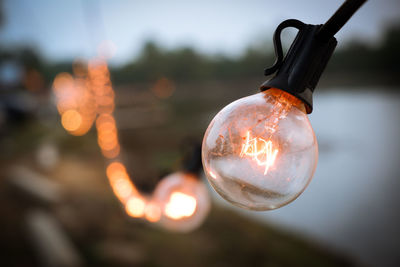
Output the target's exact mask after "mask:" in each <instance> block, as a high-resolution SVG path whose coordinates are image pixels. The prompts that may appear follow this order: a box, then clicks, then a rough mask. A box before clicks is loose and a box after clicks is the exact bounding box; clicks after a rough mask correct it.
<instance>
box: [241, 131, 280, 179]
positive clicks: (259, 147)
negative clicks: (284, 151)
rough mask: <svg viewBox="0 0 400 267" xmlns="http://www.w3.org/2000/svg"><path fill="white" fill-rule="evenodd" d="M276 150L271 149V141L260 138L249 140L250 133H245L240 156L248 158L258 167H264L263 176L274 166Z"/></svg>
mask: <svg viewBox="0 0 400 267" xmlns="http://www.w3.org/2000/svg"><path fill="white" fill-rule="evenodd" d="M277 154H278V149H274V148H273V144H272V141H271V140H268V141H266V140H264V139H262V138H260V137H255V138H250V131H247V134H246V142H245V143H244V144H243V145H242V151H241V152H240V156H241V157H243V156H249V157H251V158H252V159H253V160H255V161H256V162H257V164H258V165H259V166H265V169H264V175H266V174H267V173H268V169H269V168H270V167H271V166H272V165H274V162H275V159H276V156H277Z"/></svg>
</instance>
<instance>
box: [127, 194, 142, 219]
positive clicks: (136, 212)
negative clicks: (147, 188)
mask: <svg viewBox="0 0 400 267" xmlns="http://www.w3.org/2000/svg"><path fill="white" fill-rule="evenodd" d="M145 207H146V202H145V200H144V199H143V198H141V197H137V196H134V197H131V198H130V199H129V200H128V202H126V206H125V210H126V213H128V215H129V216H131V217H135V218H139V217H142V216H143V215H144V209H145Z"/></svg>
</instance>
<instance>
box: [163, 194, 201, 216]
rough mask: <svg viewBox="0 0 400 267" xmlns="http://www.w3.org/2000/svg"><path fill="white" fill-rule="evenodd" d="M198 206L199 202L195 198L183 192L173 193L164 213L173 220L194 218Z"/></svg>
mask: <svg viewBox="0 0 400 267" xmlns="http://www.w3.org/2000/svg"><path fill="white" fill-rule="evenodd" d="M196 206H197V201H196V199H195V198H194V197H192V196H189V195H187V194H184V193H181V192H173V193H172V194H171V197H170V198H169V201H168V203H167V204H166V205H165V210H164V213H165V215H167V216H168V217H169V218H171V219H174V220H179V219H182V218H184V217H190V216H192V215H193V213H194V212H195V210H196Z"/></svg>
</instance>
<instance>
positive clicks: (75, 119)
mask: <svg viewBox="0 0 400 267" xmlns="http://www.w3.org/2000/svg"><path fill="white" fill-rule="evenodd" d="M61 124H62V126H63V127H64V128H65V130H67V131H71V132H72V131H76V130H78V129H79V127H80V126H81V124H82V116H81V114H80V113H79V112H78V111H76V110H73V109H72V110H67V111H66V112H64V113H63V114H62V116H61Z"/></svg>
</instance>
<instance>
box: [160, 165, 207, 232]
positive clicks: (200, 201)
mask: <svg viewBox="0 0 400 267" xmlns="http://www.w3.org/2000/svg"><path fill="white" fill-rule="evenodd" d="M153 199H154V201H155V202H156V203H158V205H159V206H160V208H161V212H162V217H161V219H160V225H161V226H163V227H165V228H167V229H168V230H172V231H179V232H188V231H191V230H193V229H195V228H197V227H198V226H200V225H201V224H202V222H203V221H204V219H205V218H206V216H207V214H208V212H209V210H210V199H209V196H208V191H207V188H206V186H205V185H204V184H203V183H202V182H201V181H200V180H199V179H198V178H197V177H195V176H194V175H192V174H188V173H183V172H177V173H173V174H170V175H168V176H167V177H165V178H163V179H162V180H161V181H160V183H159V184H158V185H157V187H156V189H155V191H154V195H153Z"/></svg>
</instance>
